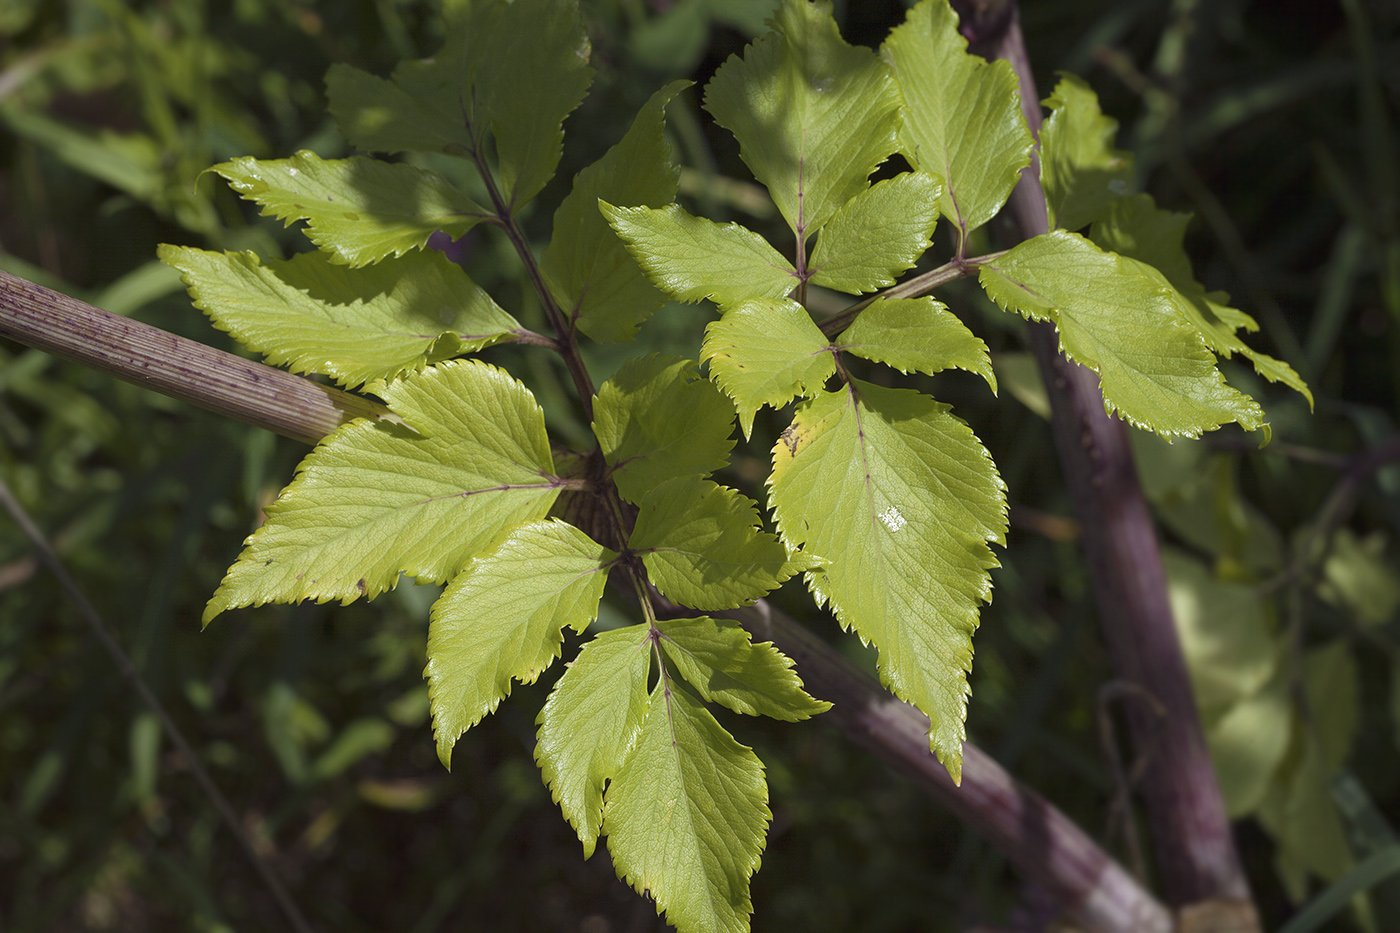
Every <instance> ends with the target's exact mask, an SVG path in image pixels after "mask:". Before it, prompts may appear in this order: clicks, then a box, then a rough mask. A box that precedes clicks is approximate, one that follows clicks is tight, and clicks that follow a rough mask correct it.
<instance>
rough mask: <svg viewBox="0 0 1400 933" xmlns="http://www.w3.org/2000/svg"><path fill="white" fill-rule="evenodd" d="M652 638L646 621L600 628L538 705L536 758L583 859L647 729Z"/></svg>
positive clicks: (587, 854)
mask: <svg viewBox="0 0 1400 933" xmlns="http://www.w3.org/2000/svg"><path fill="white" fill-rule="evenodd" d="M651 644H652V643H651V639H650V636H649V634H648V630H647V627H646V626H645V625H633V626H629V627H627V628H620V629H613V630H612V631H610V632H603V633H602V634H600V635H598V636H597V637H596V638H594V639H593V640H592V641H590V642H588V643H587V644H586V645H584V646H583V648H582V649H581V650H580V651H579V653H578V657H576V658H574V660H573V661H571V662H570V663H569V667H568V669H567V670H566V671H564V674H563V676H562V677H560V678H559V681H558V683H556V684H555V685H554V689H553V690H551V691H550V693H549V699H548V700H546V701H545V704H544V708H543V709H542V710H540V715H539V718H538V720H537V721H538V723H539V727H540V731H539V741H538V743H537V744H536V745H535V760H536V761H538V762H539V765H540V772H541V773H542V774H543V776H544V780H545V783H546V784H548V785H549V788H550V790H551V791H552V793H553V794H554V800H555V802H556V803H558V804H559V809H560V810H562V811H563V813H564V817H565V818H566V819H567V820H568V821H569V823H570V824H572V825H573V827H574V830H575V831H576V832H577V833H578V838H579V841H580V842H582V843H583V857H584V858H588V857H590V856H592V855H593V849H594V847H595V846H596V845H597V843H598V835H599V833H600V832H602V827H603V786H604V784H606V783H607V782H608V781H610V780H612V779H613V778H614V777H616V775H617V772H618V771H619V770H621V769H622V764H623V762H624V761H626V760H627V756H628V755H629V754H630V753H631V751H632V747H633V745H635V744H636V741H637V737H638V736H639V735H640V734H641V731H642V719H643V717H644V716H645V715H646V711H647V677H648V676H649V673H650V671H651V658H652V647H651Z"/></svg>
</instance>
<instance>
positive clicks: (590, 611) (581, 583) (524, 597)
mask: <svg viewBox="0 0 1400 933" xmlns="http://www.w3.org/2000/svg"><path fill="white" fill-rule="evenodd" d="M616 557H617V555H616V554H615V553H613V552H612V551H609V550H608V549H607V548H605V547H603V546H602V545H600V544H597V543H595V542H594V541H593V540H592V539H590V538H589V537H588V535H586V534H584V533H583V532H582V531H579V530H578V529H577V528H575V527H574V526H572V525H569V524H566V523H564V522H561V521H558V520H557V519H556V520H552V521H539V522H529V523H527V524H524V525H518V526H516V527H515V528H512V529H511V530H510V531H509V532H507V533H506V535H505V537H504V538H502V539H501V540H500V541H499V543H498V544H497V545H496V546H495V547H494V548H492V549H491V550H489V551H487V552H486V553H484V554H481V555H480V556H478V557H475V558H473V559H472V561H471V562H470V563H468V564H467V566H466V567H465V568H463V570H462V572H461V573H459V574H457V576H456V577H454V578H453V579H452V582H451V583H450V584H449V585H448V587H447V589H446V590H445V591H444V592H443V594H442V596H441V597H440V598H439V599H438V601H437V602H435V603H434V604H433V610H432V614H431V616H430V617H429V625H428V666H427V669H426V670H425V671H424V672H423V674H424V676H425V677H426V678H427V680H428V696H429V699H430V701H431V704H432V710H433V735H434V737H435V738H436V739H437V750H438V758H440V759H441V760H442V763H443V764H444V765H445V766H447V767H451V765H452V746H453V745H455V744H457V739H458V738H459V737H460V736H461V735H462V733H463V732H466V731H467V730H468V729H470V728H471V727H472V726H474V725H476V724H477V723H478V722H480V721H481V720H482V719H483V718H484V717H485V716H486V715H487V714H488V713H491V712H493V711H494V710H495V709H496V707H497V706H498V705H499V704H500V702H501V700H503V699H505V698H506V697H507V696H509V695H510V687H511V681H512V680H518V681H520V682H521V683H523V684H532V683H534V682H535V680H536V679H537V678H538V677H539V676H540V674H542V673H544V671H545V669H546V668H548V667H549V665H551V664H553V663H554V659H555V658H557V657H558V656H559V647H560V645H561V644H562V643H563V632H562V630H563V628H564V626H566V625H567V626H569V627H570V628H572V629H573V630H574V631H576V632H582V631H583V630H584V629H585V628H587V627H588V625H589V624H591V623H592V622H593V620H594V619H596V618H597V617H598V600H600V599H602V598H603V586H604V585H605V584H606V583H607V582H608V573H607V571H608V568H609V567H610V566H611V565H612V562H613V560H614V559H615V558H616Z"/></svg>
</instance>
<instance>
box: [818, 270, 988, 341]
mask: <svg viewBox="0 0 1400 933" xmlns="http://www.w3.org/2000/svg"><path fill="white" fill-rule="evenodd" d="M1005 254H1006V251H1005V250H1001V251H1000V252H995V253H988V254H987V255H985V256H974V257H973V258H971V259H953V260H951V261H950V262H945V263H944V264H943V265H941V266H939V267H938V268H937V269H931V270H929V271H928V272H925V273H923V274H922V275H916V276H914V277H913V278H912V279H908V280H907V281H904V282H900V283H899V284H898V285H894V286H891V287H890V288H887V289H885V290H884V291H882V292H877V293H876V294H874V295H871V296H870V297H869V298H866V299H863V300H861V301H858V302H856V303H855V304H853V305H851V306H850V307H849V308H846V309H845V310H844V311H842V312H840V313H839V314H833V315H832V316H831V317H829V318H827V319H826V320H825V321H822V322H821V324H820V325H819V326H820V327H821V331H822V333H823V334H825V335H826V336H828V337H835V336H836V335H837V334H839V333H841V331H843V330H845V329H846V328H847V327H850V326H851V324H852V323H853V322H854V321H855V319H856V318H857V317H859V316H860V313H861V312H862V311H864V310H865V309H866V308H868V307H870V306H871V305H872V304H874V303H875V302H877V301H880V300H882V299H886V298H888V299H891V300H894V299H898V298H919V297H922V296H924V295H927V294H929V293H930V292H932V291H933V290H934V289H936V288H939V287H941V286H943V285H947V284H948V283H949V282H955V281H957V280H958V279H961V278H966V277H967V276H969V275H976V274H977V267H978V266H979V265H981V264H983V263H988V262H991V261H993V260H994V259H998V258H1000V257H1001V256H1004V255H1005Z"/></svg>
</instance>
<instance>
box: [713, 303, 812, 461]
mask: <svg viewBox="0 0 1400 933" xmlns="http://www.w3.org/2000/svg"><path fill="white" fill-rule="evenodd" d="M700 359H702V360H704V361H706V362H708V363H709V365H710V374H711V376H712V377H713V378H714V380H715V382H717V383H719V386H720V388H722V389H724V391H725V392H726V393H727V394H728V395H729V397H730V398H732V399H733V400H734V404H735V405H736V406H738V409H739V426H740V427H741V428H743V429H744V436H745V437H748V436H749V434H750V433H751V432H752V430H753V418H754V415H755V414H756V413H757V412H758V410H759V409H760V408H762V407H763V406H764V405H771V406H773V407H774V408H778V407H781V406H783V405H786V404H787V403H788V402H790V401H792V399H793V397H794V396H797V395H805V396H811V395H814V394H815V393H816V392H817V391H819V390H820V389H821V387H822V384H823V383H824V382H826V380H827V379H828V378H830V377H831V375H832V374H833V373H835V372H836V358H835V357H834V356H833V355H832V353H831V345H830V343H828V341H827V339H826V336H825V335H824V334H822V332H821V329H820V328H818V327H817V325H816V324H814V323H813V322H812V318H811V315H809V314H808V313H807V310H806V309H805V308H803V307H802V306H801V305H800V304H798V303H797V302H795V301H792V300H790V299H786V298H782V299H768V300H753V301H745V302H742V303H740V304H738V305H736V306H735V307H734V308H731V309H730V310H729V311H726V312H725V314H724V317H722V318H721V319H720V320H718V321H712V322H711V323H710V324H709V326H707V327H706V328H705V342H704V343H703V344H702V345H701V348H700Z"/></svg>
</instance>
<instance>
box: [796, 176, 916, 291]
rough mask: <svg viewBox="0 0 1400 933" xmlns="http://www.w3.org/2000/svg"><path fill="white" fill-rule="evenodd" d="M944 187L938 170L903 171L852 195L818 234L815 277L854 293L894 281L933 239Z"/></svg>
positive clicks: (814, 252)
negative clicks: (932, 172)
mask: <svg viewBox="0 0 1400 933" xmlns="http://www.w3.org/2000/svg"><path fill="white" fill-rule="evenodd" d="M942 193H943V183H942V182H941V181H940V180H939V179H938V178H937V177H936V176H934V175H929V174H927V173H925V172H905V173H904V174H903V175H896V176H895V177H894V178H887V179H885V180H884V181H881V182H877V183H876V184H874V185H873V186H871V187H870V188H867V189H866V190H865V191H862V192H861V193H860V194H858V195H856V196H855V197H853V198H851V200H849V201H847V202H846V203H845V204H843V205H842V206H841V209H840V210H838V211H837V212H836V214H835V215H834V216H833V217H832V218H831V222H830V223H828V224H827V225H826V226H825V227H822V229H821V232H820V233H818V234H817V245H816V248H815V249H813V250H812V258H811V260H810V262H809V263H808V268H809V269H811V270H812V271H813V272H814V273H815V274H814V275H813V276H812V281H813V282H814V283H815V284H817V285H824V286H826V287H827V288H834V289H836V290H837V291H842V292H847V293H849V294H853V295H858V294H861V293H862V292H873V291H875V290H876V289H878V288H885V287H887V286H890V285H893V284H894V283H895V279H896V278H897V277H898V276H899V274H900V273H901V272H904V271H906V270H908V269H912V268H913V267H914V263H915V262H916V261H917V260H918V258H919V257H920V256H922V255H923V254H924V250H926V249H928V248H929V246H930V245H931V243H930V241H929V236H930V235H932V233H933V228H934V225H935V224H937V223H938V199H939V196H940V195H941V194H942Z"/></svg>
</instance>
